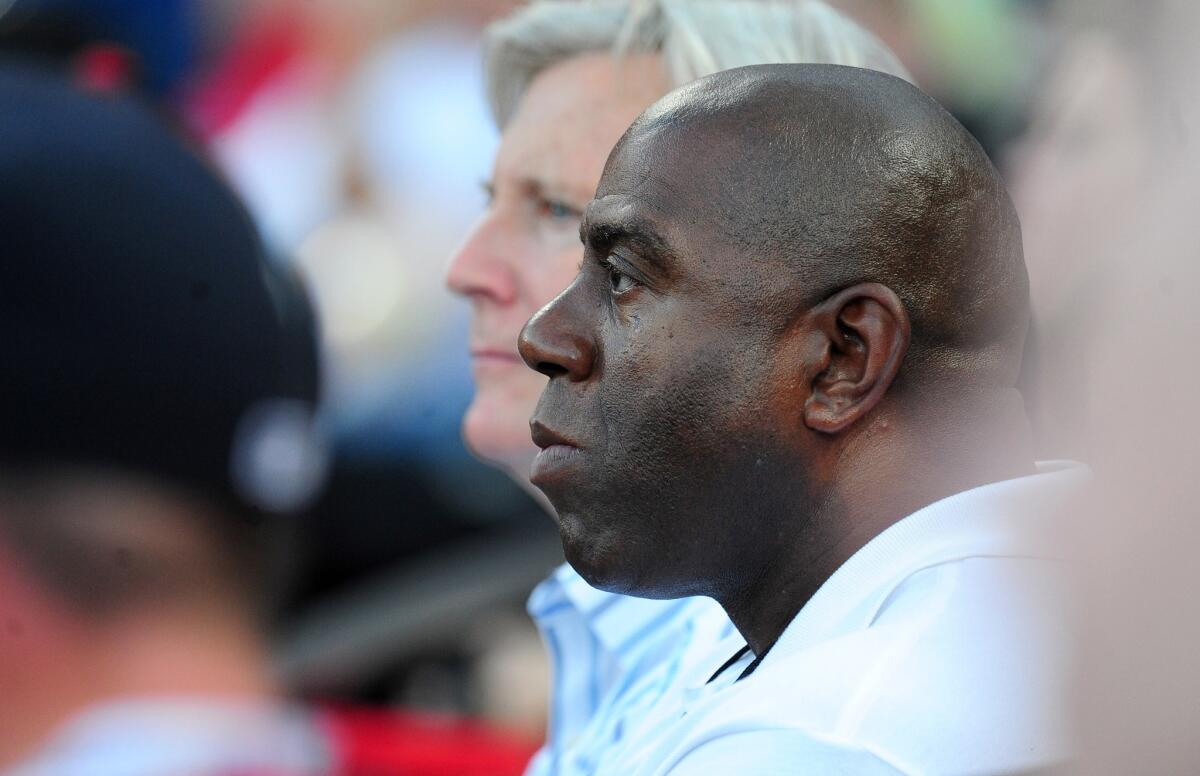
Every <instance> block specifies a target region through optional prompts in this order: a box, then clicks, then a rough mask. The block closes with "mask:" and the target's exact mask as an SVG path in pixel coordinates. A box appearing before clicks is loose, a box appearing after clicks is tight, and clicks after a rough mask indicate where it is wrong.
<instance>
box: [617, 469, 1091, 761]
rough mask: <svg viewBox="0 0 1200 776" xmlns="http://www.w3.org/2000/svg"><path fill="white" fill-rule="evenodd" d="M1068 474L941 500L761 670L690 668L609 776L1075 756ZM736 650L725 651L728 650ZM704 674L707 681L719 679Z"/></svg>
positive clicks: (849, 580) (846, 574)
mask: <svg viewBox="0 0 1200 776" xmlns="http://www.w3.org/2000/svg"><path fill="white" fill-rule="evenodd" d="M1088 477H1089V472H1088V470H1087V468H1086V467H1083V466H1081V465H1079V464H1074V463H1070V462H1050V463H1043V464H1039V465H1038V473H1037V474H1034V475H1031V476H1028V477H1021V478H1018V479H1013V480H1007V481H1004V482H998V483H992V484H989V485H985V486H982V487H979V488H975V489H973V490H970V491H966V492H964V493H959V494H956V495H954V496H951V497H949V498H946V499H943V500H942V501H939V502H937V503H935V504H931V505H930V506H927V507H925V508H923V509H921V510H919V511H917V512H915V513H914V514H912V515H910V516H908V517H907V518H905V519H903V520H901V521H899V522H897V523H896V524H895V525H893V526H891V527H890V528H888V529H887V530H886V531H884V532H883V533H881V534H880V535H879V536H877V537H875V538H874V539H873V540H871V541H870V542H869V543H868V544H867V545H866V546H864V547H863V548H862V549H861V550H859V551H858V552H857V553H856V554H855V555H854V556H853V557H851V558H850V559H849V560H848V561H847V562H846V563H845V564H843V565H842V566H841V568H839V569H838V570H837V572H836V573H834V574H833V575H832V576H831V577H830V578H829V579H828V580H827V581H826V582H825V584H824V585H823V586H822V587H821V588H820V589H819V590H818V591H817V593H816V594H815V595H814V596H813V597H812V599H811V600H810V601H809V602H808V603H807V604H806V605H805V606H804V608H803V609H802V610H801V611H800V613H799V614H798V615H797V616H796V618H795V619H794V620H793V621H792V623H791V624H790V625H789V626H788V628H787V629H786V630H785V631H784V633H783V635H782V636H781V637H780V638H779V640H778V642H777V643H776V644H775V646H774V647H773V648H772V649H771V651H770V652H768V653H767V655H766V657H765V658H764V659H763V660H762V661H761V663H760V665H759V666H758V668H757V670H756V671H755V672H754V673H752V674H751V675H750V676H748V677H746V678H745V679H743V680H740V681H737V677H738V675H739V674H740V673H741V671H742V670H743V669H744V668H745V665H746V664H748V663H749V661H750V660H751V659H752V656H751V655H749V654H747V655H745V656H744V657H743V658H742V659H740V660H738V661H735V662H734V664H733V665H731V666H730V667H729V668H727V669H726V670H725V671H723V672H722V673H721V674H720V676H718V677H717V678H716V679H715V680H714V681H712V682H707V679H708V675H706V671H707V670H709V669H716V668H717V667H719V666H720V665H721V664H722V663H723V662H725V661H726V660H727V659H728V658H729V657H730V655H731V654H733V653H732V651H727V652H724V653H723V654H716V655H712V656H710V659H709V661H708V665H707V666H706V665H704V664H703V662H704V661H698V663H697V668H696V669H695V670H694V671H693V672H692V675H691V676H690V677H688V678H686V679H685V680H684V684H686V685H687V686H685V687H681V688H679V689H677V691H674V692H671V693H667V694H665V695H663V696H662V697H660V699H659V702H658V703H657V704H656V708H655V709H654V710H652V711H651V712H650V713H649V714H647V715H644V716H643V719H642V722H641V724H640V726H639V729H638V731H637V734H636V735H634V736H631V737H630V739H629V740H627V741H626V742H625V744H624V745H623V747H622V748H621V749H620V751H619V752H617V753H613V754H614V756H611V757H607V758H605V760H604V763H603V767H602V768H601V769H600V770H599V771H597V772H598V773H601V774H608V775H610V776H662V775H663V774H668V773H669V774H671V776H701V775H703V776H714V775H715V776H724V775H725V774H773V775H778V776H783V775H785V774H786V775H787V776H799V775H800V774H804V775H805V776H810V775H811V776H825V775H826V774H840V773H846V774H895V773H904V774H1002V773H1011V772H1017V771H1023V770H1028V769H1034V768H1041V767H1045V766H1049V765H1054V764H1058V763H1061V762H1062V761H1064V760H1065V759H1067V758H1068V757H1069V754H1070V750H1069V737H1068V726H1067V719H1068V718H1067V708H1066V690H1067V687H1066V683H1067V679H1068V673H1069V667H1070V647H1071V638H1070V628H1069V625H1068V615H1069V612H1070V606H1069V601H1068V595H1069V578H1068V575H1067V569H1066V564H1065V563H1064V562H1063V561H1062V560H1061V556H1062V552H1061V539H1062V535H1061V532H1062V531H1063V527H1064V524H1065V523H1066V522H1067V520H1068V517H1069V516H1070V515H1071V514H1072V513H1071V510H1072V507H1073V504H1074V499H1075V498H1077V497H1078V495H1079V493H1080V491H1081V490H1082V489H1083V487H1084V485H1085V483H1086V481H1087V479H1088ZM726 649H727V647H726ZM709 675H711V674H709Z"/></svg>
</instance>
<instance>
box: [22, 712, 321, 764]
mask: <svg viewBox="0 0 1200 776" xmlns="http://www.w3.org/2000/svg"><path fill="white" fill-rule="evenodd" d="M330 759H331V756H330V753H329V751H328V747H327V746H326V744H325V739H324V733H323V732H322V730H321V729H320V728H319V727H318V725H317V723H316V722H315V721H314V720H313V718H312V717H310V716H309V715H308V714H306V713H305V712H303V711H300V710H298V709H295V708H291V707H280V706H274V705H260V704H249V703H242V702H237V701H225V700H215V699H214V700H201V699H190V698H171V699H130V700H122V701H117V702H113V703H108V704H104V705H101V706H97V707H95V708H92V709H88V710H86V711H84V712H82V713H80V714H79V715H78V716H76V717H75V718H74V719H72V720H70V721H69V722H67V723H66V725H65V726H64V727H63V728H62V729H61V730H60V731H59V732H58V733H57V734H55V735H54V736H53V738H52V739H51V741H50V742H49V743H48V744H47V745H46V746H45V747H43V748H42V750H41V752H39V753H38V754H37V755H35V756H34V757H33V758H32V759H30V760H28V761H26V762H25V763H23V764H20V765H17V766H16V767H15V768H14V769H12V770H9V771H5V772H4V776H258V774H263V775H264V776H267V775H268V774H269V776H324V775H325V774H328V773H330V767H331V765H330Z"/></svg>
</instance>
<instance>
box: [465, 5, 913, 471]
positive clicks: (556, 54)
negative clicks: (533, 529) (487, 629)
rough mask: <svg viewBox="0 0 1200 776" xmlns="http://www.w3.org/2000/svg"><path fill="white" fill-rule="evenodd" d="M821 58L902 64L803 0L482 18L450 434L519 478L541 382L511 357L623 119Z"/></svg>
mask: <svg viewBox="0 0 1200 776" xmlns="http://www.w3.org/2000/svg"><path fill="white" fill-rule="evenodd" d="M771 62H825V63H832V64H843V65H853V66H860V67H867V68H872V69H876V70H881V71H884V72H889V73H893V74H896V75H901V76H903V75H905V71H904V69H903V67H902V66H901V65H900V63H899V62H898V61H897V60H896V58H895V57H894V56H893V55H892V54H891V52H890V51H889V50H888V49H887V48H886V47H885V46H884V45H883V44H881V43H880V42H879V41H878V40H877V39H875V38H874V37H873V36H872V35H870V34H869V33H868V32H866V31H865V30H863V29H862V28H861V27H859V26H858V25H856V24H855V23H854V22H852V21H850V20H849V19H847V18H846V17H844V16H842V15H841V14H839V13H837V12H836V11H834V10H832V9H831V8H829V7H828V6H826V5H824V4H822V3H819V2H805V1H803V0H801V1H797V2H757V1H750V0H652V1H651V2H632V3H631V2H628V1H627V0H618V1H616V2H611V1H609V2H604V1H600V2H536V3H533V4H532V5H530V6H528V7H526V8H524V9H522V10H521V11H518V12H517V13H515V14H514V15H512V16H511V17H509V18H507V19H504V20H502V21H500V22H498V23H496V24H494V25H493V26H492V27H491V28H490V29H489V31H488V35H487V40H486V69H487V81H488V97H489V101H490V103H491V106H492V111H493V114H494V116H495V118H496V121H497V124H498V125H499V126H500V128H501V129H502V130H503V137H502V140H501V145H500V150H499V153H498V154H497V157H496V163H495V168H494V170H493V174H492V180H491V182H490V184H489V192H490V196H491V203H490V205H489V207H488V210H487V212H486V213H485V214H484V216H483V217H482V219H481V220H480V222H479V223H478V225H477V226H476V228H475V229H474V231H473V232H472V233H471V235H470V236H469V238H468V239H467V241H466V243H465V244H464V245H463V247H462V248H461V249H460V251H459V252H458V254H457V255H456V256H455V257H454V260H453V263H452V265H451V267H450V270H449V276H448V283H449V285H450V288H451V289H452V290H454V291H455V292H457V293H459V294H462V295H463V296H466V297H468V298H469V299H470V300H471V303H472V305H473V320H472V330H471V345H470V346H471V351H472V355H473V357H474V371H475V381H476V394H475V399H474V402H473V403H472V405H471V407H470V409H469V410H468V412H467V415H466V417H465V418H464V421H463V429H464V435H465V437H466V439H467V442H468V443H469V444H470V446H471V448H472V449H473V450H474V451H475V452H476V453H477V454H478V455H480V456H481V457H483V458H485V459H487V460H490V461H492V462H494V463H497V464H499V465H501V466H503V467H505V468H506V469H507V470H508V471H509V473H510V474H511V475H512V476H513V477H514V479H516V480H517V481H518V482H521V483H526V482H527V481H528V476H529V465H530V462H531V461H532V459H533V456H534V455H535V453H536V448H535V447H534V446H533V445H532V444H531V442H530V439H529V425H528V421H529V417H530V415H531V414H532V412H533V409H534V406H535V405H536V402H537V396H538V394H539V392H540V391H541V388H542V384H543V380H542V379H541V378H539V377H538V376H537V375H535V374H533V373H531V372H529V371H528V370H527V369H525V368H524V366H523V365H522V364H521V362H520V359H519V357H518V355H517V349H516V340H517V335H518V333H519V332H520V329H521V327H522V326H523V325H524V323H525V322H526V321H527V320H528V319H529V317H530V316H531V315H532V314H533V313H534V312H535V311H537V309H538V308H540V307H541V306H542V305H544V304H545V303H546V302H548V301H550V299H552V298H553V297H554V296H555V295H556V294H558V293H559V292H561V291H562V290H563V289H564V288H566V286H567V284H568V283H569V282H570V280H571V278H572V277H573V276H574V274H575V272H576V270H577V269H578V267H579V261H580V258H581V256H582V248H581V246H580V244H579V219H580V215H581V213H582V211H583V207H584V206H585V205H586V204H587V202H588V200H590V199H591V197H592V194H593V192H594V191H595V188H596V183H597V181H598V180H599V178H600V172H601V170H602V168H603V165H604V160H605V158H606V157H607V155H608V152H609V151H610V150H611V148H612V146H613V144H614V143H616V141H617V139H618V138H619V137H620V136H621V133H622V132H624V130H625V129H626V128H627V127H628V126H629V124H630V122H632V121H633V119H634V118H635V117H636V116H637V115H638V114H639V113H640V112H641V111H642V110H643V109H645V108H646V107H647V106H648V105H650V104H651V103H652V102H653V101H654V100H655V99H657V98H658V97H660V96H662V95H663V94H665V93H666V92H667V91H668V90H670V89H671V88H673V87H675V86H679V85H682V84H685V83H688V82H690V81H692V80H694V79H696V78H699V77H701V76H704V75H708V74H710V73H714V72H718V71H721V70H726V69H729V68H734V67H739V66H742V65H750V64H759V63H771Z"/></svg>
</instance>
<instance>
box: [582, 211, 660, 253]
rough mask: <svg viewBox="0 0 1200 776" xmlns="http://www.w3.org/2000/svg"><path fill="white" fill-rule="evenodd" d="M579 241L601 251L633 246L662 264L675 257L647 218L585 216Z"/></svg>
mask: <svg viewBox="0 0 1200 776" xmlns="http://www.w3.org/2000/svg"><path fill="white" fill-rule="evenodd" d="M579 239H580V241H582V242H583V244H584V245H585V246H587V247H589V248H593V249H596V250H602V249H605V248H608V247H610V246H612V245H615V244H617V243H626V244H628V245H631V246H633V247H634V248H635V249H637V250H638V252H639V253H640V254H641V255H642V256H643V257H644V258H645V259H647V260H650V261H655V262H656V263H661V261H659V259H660V258H667V259H670V258H672V257H674V255H675V254H674V251H673V250H672V249H671V246H670V244H669V243H668V242H667V241H666V239H665V238H664V237H663V236H662V234H661V233H660V232H659V231H658V229H657V228H656V227H655V225H654V222H652V221H651V220H649V219H647V218H638V217H625V218H621V219H620V220H619V221H618V220H611V219H607V218H605V217H604V216H590V217H585V218H584V219H583V221H582V223H580V224H579Z"/></svg>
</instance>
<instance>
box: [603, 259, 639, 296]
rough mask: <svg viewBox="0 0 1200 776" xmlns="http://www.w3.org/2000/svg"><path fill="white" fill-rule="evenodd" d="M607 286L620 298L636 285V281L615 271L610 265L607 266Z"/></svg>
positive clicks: (619, 271) (617, 270)
mask: <svg viewBox="0 0 1200 776" xmlns="http://www.w3.org/2000/svg"><path fill="white" fill-rule="evenodd" d="M608 284H609V287H610V290H611V291H612V292H613V294H614V295H616V296H620V295H621V294H623V293H625V292H626V291H628V290H630V289H631V288H633V287H634V286H636V285H637V281H635V280H634V279H633V278H631V277H629V276H628V275H626V274H625V273H624V272H622V271H621V270H619V269H617V268H616V267H615V266H613V265H612V264H611V263H609V265H608Z"/></svg>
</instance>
